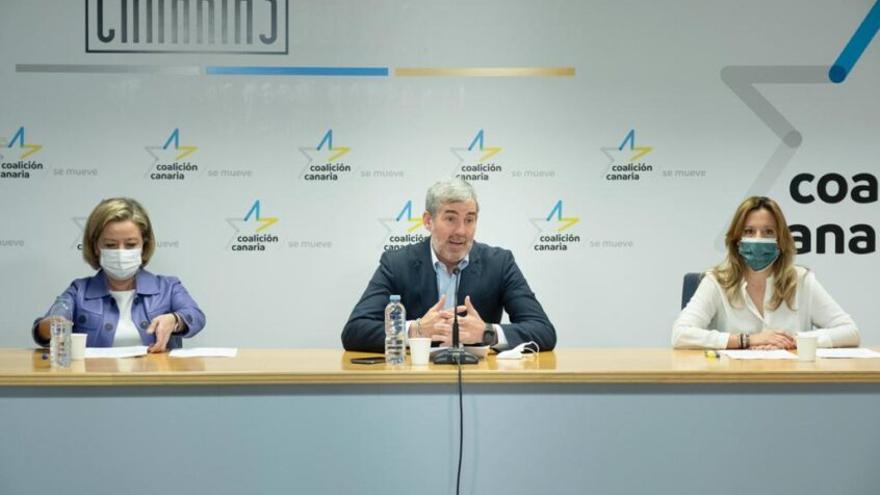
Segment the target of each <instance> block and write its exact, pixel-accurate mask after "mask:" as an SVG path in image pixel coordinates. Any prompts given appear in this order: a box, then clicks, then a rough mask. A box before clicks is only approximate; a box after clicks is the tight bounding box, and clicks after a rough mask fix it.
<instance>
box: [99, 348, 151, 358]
mask: <svg viewBox="0 0 880 495" xmlns="http://www.w3.org/2000/svg"><path fill="white" fill-rule="evenodd" d="M146 355H147V346H145V345H133V346H129V347H87V348H86V359H88V358H114V359H121V358H131V357H138V356H146Z"/></svg>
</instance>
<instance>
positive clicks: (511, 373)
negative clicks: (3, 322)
mask: <svg viewBox="0 0 880 495" xmlns="http://www.w3.org/2000/svg"><path fill="white" fill-rule="evenodd" d="M365 355H366V354H361V353H346V352H342V351H340V350H329V349H312V350H309V349H262V350H261V349H241V350H240V351H239V355H238V357H236V358H204V359H203V358H185V359H177V358H170V357H169V356H168V355H167V354H160V355H150V356H146V357H141V358H134V359H123V360H113V359H89V360H86V361H85V362H75V363H74V364H73V366H72V367H71V368H70V369H69V370H52V369H50V368H49V363H48V360H46V359H44V358H43V352H42V351H35V350H30V349H0V494H7V493H9V494H28V493H45V492H59V491H61V492H64V493H95V494H100V493H108V494H109V493H117V492H118V491H120V490H121V488H120V487H124V491H125V492H126V493H127V495H132V494H139V493H154V492H155V490H156V487H157V486H161V487H163V488H162V489H163V490H164V491H170V492H171V493H212V494H227V493H228V494H239V493H334V494H335V493H383V494H385V493H387V494H397V493H415V492H418V493H423V494H434V493H437V494H441V493H443V494H447V493H454V482H455V471H456V467H457V455H458V425H459V419H458V418H459V409H458V407H459V401H458V395H457V393H458V389H457V386H456V380H457V370H456V368H455V367H453V366H433V365H429V366H424V367H413V366H410V365H409V364H406V365H403V366H401V367H398V368H391V367H388V366H386V365H384V364H380V365H353V364H351V363H350V358H352V357H358V356H365ZM462 378H463V381H464V406H463V407H464V408H463V414H464V425H465V440H464V464H463V473H462V476H463V482H462V486H463V493H504V494H519V493H524V494H529V495H532V494H535V493H554V494H555V493H573V494H574V493H577V494H580V493H603V494H605V493H609V494H630V493H636V494H641V493H676V494H695V495H696V494H701V495H702V494H704V493H706V492H707V491H708V492H711V493H712V494H713V495H718V494H728V493H729V494H732V495H733V494H736V495H742V494H743V493H749V494H750V495H752V494H760V493H767V494H771V493H772V494H778V493H798V494H820V493H821V494H827V493H835V494H849V493H853V494H861V493H871V494H873V493H876V492H877V487H878V486H880V471H878V470H877V469H876V465H877V461H878V459H880V420H878V419H877V418H878V415H880V360H873V359H872V360H826V359H820V360H817V361H816V362H814V363H801V362H798V361H732V360H728V359H727V358H721V359H715V358H707V357H706V356H705V355H704V354H703V353H702V352H699V351H673V350H669V349H558V350H557V351H555V352H552V353H542V354H540V355H538V356H535V357H529V358H526V359H524V360H522V361H503V360H497V359H495V358H494V357H489V358H488V359H486V360H484V361H481V363H480V364H479V365H477V366H468V367H465V368H464V370H463V374H462ZM395 470H396V471H395Z"/></svg>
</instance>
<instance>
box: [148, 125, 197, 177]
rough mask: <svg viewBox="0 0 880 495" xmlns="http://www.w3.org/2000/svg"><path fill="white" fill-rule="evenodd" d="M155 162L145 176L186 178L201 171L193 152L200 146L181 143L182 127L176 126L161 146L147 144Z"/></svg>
mask: <svg viewBox="0 0 880 495" xmlns="http://www.w3.org/2000/svg"><path fill="white" fill-rule="evenodd" d="M144 149H146V150H147V153H149V154H150V156H151V157H153V162H152V164H151V165H150V167H149V168H148V169H147V171H146V173H144V177H146V178H147V179H150V180H154V181H176V180H185V179H187V178H188V177H191V176H192V175H194V174H197V173H198V171H199V165H198V164H197V163H196V162H195V161H194V160H193V157H192V154H193V153H195V152H196V151H198V149H199V148H198V146H193V145H191V144H180V129H179V128H175V129H174V130H173V131H171V134H170V135H169V136H168V138H167V139H165V144H163V145H161V146H145V147H144Z"/></svg>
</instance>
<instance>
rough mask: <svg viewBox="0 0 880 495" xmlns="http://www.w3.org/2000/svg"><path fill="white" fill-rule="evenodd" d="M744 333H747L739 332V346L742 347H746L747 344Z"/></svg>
mask: <svg viewBox="0 0 880 495" xmlns="http://www.w3.org/2000/svg"><path fill="white" fill-rule="evenodd" d="M743 335H745V334H742V333H741V334H739V348H740V349H745V346H744V345H743Z"/></svg>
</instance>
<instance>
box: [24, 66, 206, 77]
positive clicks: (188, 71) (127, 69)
mask: <svg viewBox="0 0 880 495" xmlns="http://www.w3.org/2000/svg"><path fill="white" fill-rule="evenodd" d="M15 71H16V72H55V73H57V72H65V73H75V74H172V75H178V76H198V75H200V74H202V68H201V67H199V66H197V65H190V66H187V65H183V66H163V65H110V64H102V65H87V64H16V65H15Z"/></svg>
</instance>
